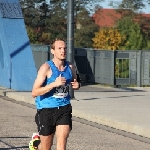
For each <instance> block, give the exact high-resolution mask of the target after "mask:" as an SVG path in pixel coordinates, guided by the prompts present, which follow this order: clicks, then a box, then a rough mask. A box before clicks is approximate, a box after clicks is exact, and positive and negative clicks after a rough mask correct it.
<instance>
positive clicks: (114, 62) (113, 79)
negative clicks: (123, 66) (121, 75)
mask: <svg viewBox="0 0 150 150" xmlns="http://www.w3.org/2000/svg"><path fill="white" fill-rule="evenodd" d="M115 66H116V51H113V55H112V68H111V70H112V72H111V75H112V85H113V86H114V85H116V78H115V71H116V69H115V68H116V67H115Z"/></svg>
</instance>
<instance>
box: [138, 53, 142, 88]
mask: <svg viewBox="0 0 150 150" xmlns="http://www.w3.org/2000/svg"><path fill="white" fill-rule="evenodd" d="M141 62H142V52H141V51H139V52H138V53H137V87H140V86H141V72H142V66H141Z"/></svg>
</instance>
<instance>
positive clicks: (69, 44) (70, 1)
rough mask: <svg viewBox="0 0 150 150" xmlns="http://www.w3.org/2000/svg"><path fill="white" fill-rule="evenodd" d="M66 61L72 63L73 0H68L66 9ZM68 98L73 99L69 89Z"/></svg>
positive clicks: (71, 91) (72, 93) (71, 90)
mask: <svg viewBox="0 0 150 150" xmlns="http://www.w3.org/2000/svg"><path fill="white" fill-rule="evenodd" d="M67 60H68V61H70V62H72V63H74V0H68V9H67ZM69 92H70V96H71V98H74V91H73V89H72V88H71V87H70V91H69Z"/></svg>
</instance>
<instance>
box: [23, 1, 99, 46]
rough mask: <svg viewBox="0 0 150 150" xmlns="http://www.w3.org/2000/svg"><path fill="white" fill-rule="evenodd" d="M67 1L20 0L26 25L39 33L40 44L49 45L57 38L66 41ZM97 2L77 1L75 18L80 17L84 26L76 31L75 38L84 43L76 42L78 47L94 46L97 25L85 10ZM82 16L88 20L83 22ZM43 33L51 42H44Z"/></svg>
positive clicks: (79, 19)
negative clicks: (92, 40)
mask: <svg viewBox="0 0 150 150" xmlns="http://www.w3.org/2000/svg"><path fill="white" fill-rule="evenodd" d="M67 1H68V0H50V4H49V3H46V2H47V1H45V0H20V3H21V7H22V10H23V13H24V17H25V24H26V25H27V26H30V27H31V28H33V31H36V32H37V31H38V38H37V40H38V41H39V42H41V41H43V44H49V41H51V40H54V39H55V38H56V37H60V38H64V39H66V37H67ZM95 1H96V0H87V1H84V0H76V1H75V18H76V16H79V17H78V21H79V22H80V24H81V25H83V26H84V28H82V29H81V30H80V31H79V30H78V29H76V30H75V32H76V33H75V36H79V37H78V38H80V41H82V42H83V41H84V42H83V43H82V42H76V45H79V44H82V45H83V46H86V47H88V46H90V45H92V44H91V39H90V38H92V37H93V33H92V32H95V31H96V29H95V26H96V25H95V26H94V22H93V20H92V19H91V18H90V14H89V11H88V10H87V9H85V6H90V4H92V2H95ZM99 1H101V0H99ZM35 2H36V3H35ZM87 4H88V5H87ZM31 5H32V6H31ZM82 11H83V12H82ZM80 16H83V17H84V18H85V19H86V20H83V18H82V17H80ZM43 33H45V35H48V38H49V40H46V39H45V40H44V38H45V37H46V36H45V35H44V36H43V35H42V34H43ZM81 36H82V37H81ZM41 39H42V40H41ZM76 39H77V38H76ZM81 39H83V40H81ZM85 41H86V42H85Z"/></svg>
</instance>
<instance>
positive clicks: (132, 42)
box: [117, 17, 145, 50]
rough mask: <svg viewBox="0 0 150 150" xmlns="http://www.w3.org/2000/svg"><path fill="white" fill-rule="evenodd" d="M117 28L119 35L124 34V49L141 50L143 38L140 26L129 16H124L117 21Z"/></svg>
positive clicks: (143, 42)
mask: <svg viewBox="0 0 150 150" xmlns="http://www.w3.org/2000/svg"><path fill="white" fill-rule="evenodd" d="M117 29H118V30H119V31H120V33H121V35H123V36H126V39H125V42H124V49H125V50H142V49H143V46H144V44H145V40H144V37H143V34H142V31H141V28H140V26H139V24H138V23H137V22H135V21H134V20H133V19H132V18H131V17H124V18H121V19H120V20H119V21H118V24H117Z"/></svg>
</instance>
